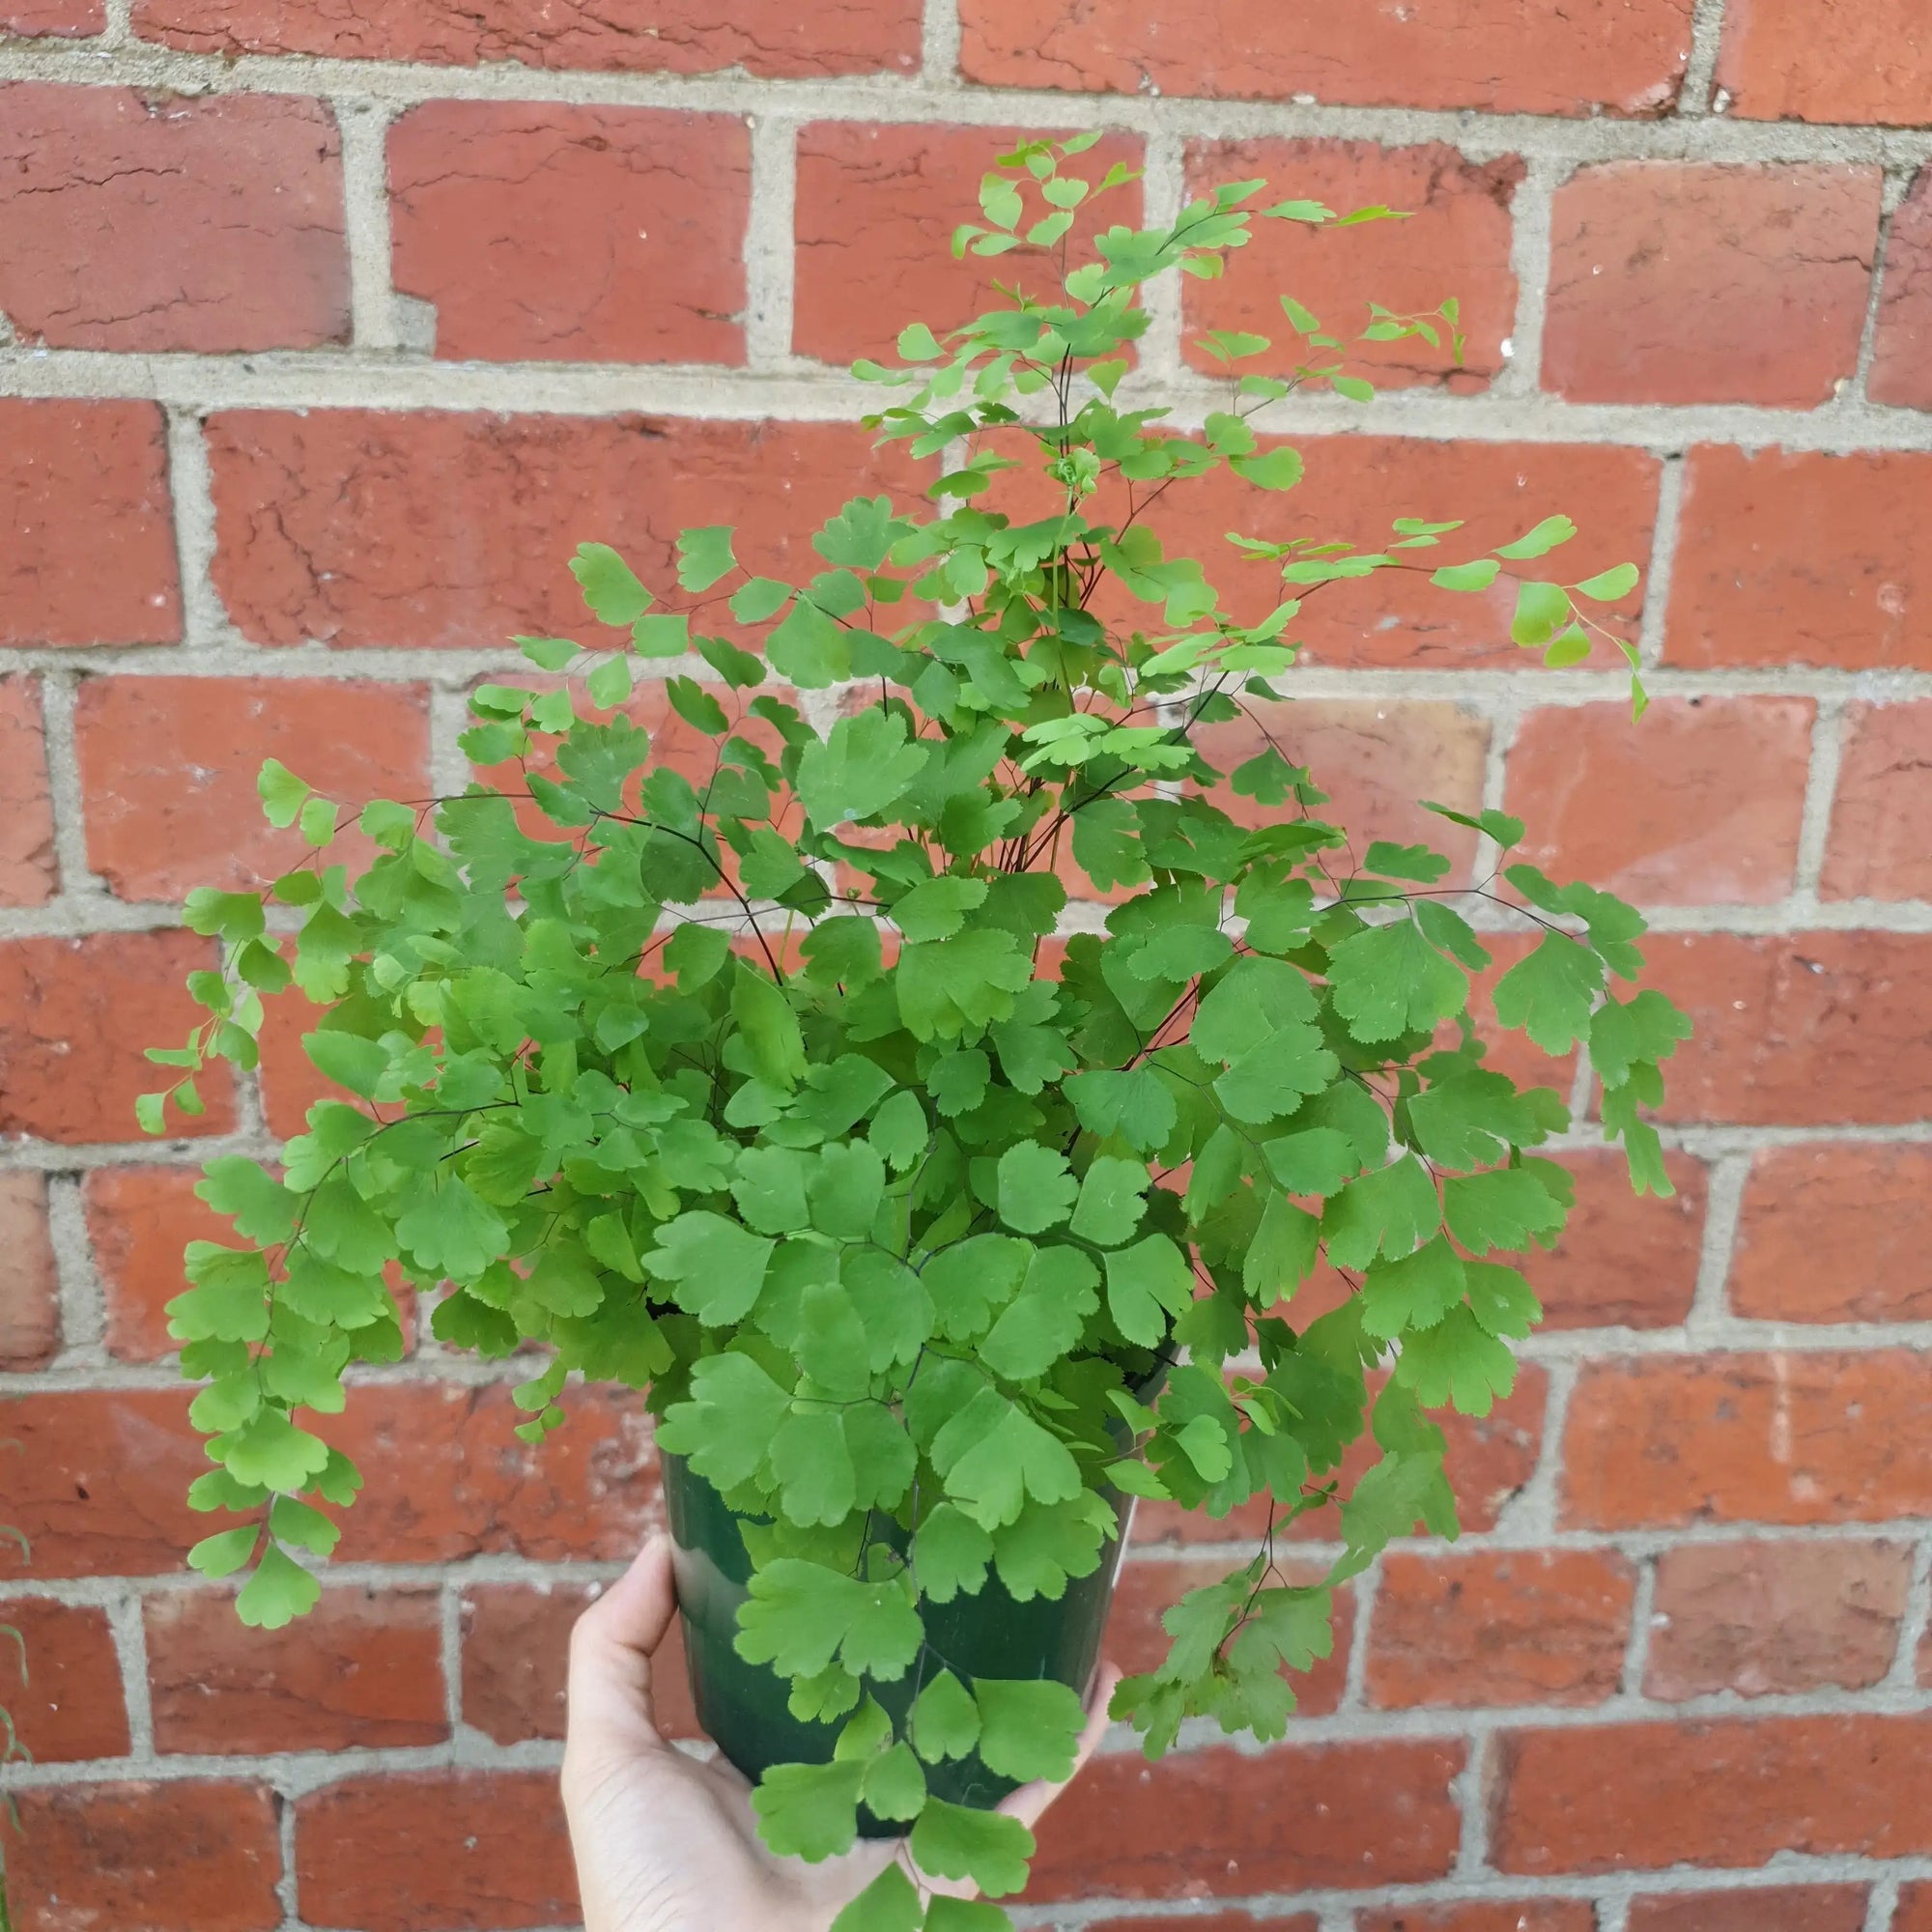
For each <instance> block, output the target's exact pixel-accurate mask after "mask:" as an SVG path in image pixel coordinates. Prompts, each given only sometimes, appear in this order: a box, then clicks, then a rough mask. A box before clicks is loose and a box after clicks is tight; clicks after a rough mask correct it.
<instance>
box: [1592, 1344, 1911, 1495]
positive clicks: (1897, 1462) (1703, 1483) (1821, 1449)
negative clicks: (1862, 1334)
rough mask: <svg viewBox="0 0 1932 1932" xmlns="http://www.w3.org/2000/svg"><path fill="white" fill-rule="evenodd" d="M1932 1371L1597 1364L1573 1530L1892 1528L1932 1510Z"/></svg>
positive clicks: (1658, 1358) (1762, 1362)
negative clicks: (1715, 1525) (1716, 1525)
mask: <svg viewBox="0 0 1932 1932" xmlns="http://www.w3.org/2000/svg"><path fill="white" fill-rule="evenodd" d="M1928 1396H1932V1360H1928V1359H1927V1358H1926V1357H1925V1356H1923V1355H1921V1354H1918V1353H1915V1352H1913V1351H1912V1350H1905V1349H1894V1350H1872V1351H1870V1352H1868V1353H1863V1354H1849V1353H1848V1354H1824V1353H1818V1354H1813V1353H1809V1352H1805V1353H1788V1354H1764V1355H1745V1354H1723V1355H1712V1356H1696V1355H1652V1356H1645V1357H1639V1358H1637V1359H1635V1360H1631V1361H1612V1362H1589V1363H1586V1364H1585V1365H1584V1367H1583V1371H1582V1375H1581V1378H1580V1380H1579V1381H1578V1383H1577V1391H1576V1393H1575V1395H1574V1396H1573V1397H1572V1398H1571V1402H1570V1427H1569V1431H1568V1435H1567V1439H1566V1441H1565V1445H1564V1458H1563V1463H1564V1472H1565V1473H1564V1506H1563V1520H1564V1521H1565V1522H1566V1523H1569V1524H1573V1525H1576V1526H1578V1527H1588V1528H1595V1529H1634V1528H1637V1527H1640V1526H1643V1525H1646V1524H1654V1525H1677V1524H1684V1523H1692V1522H1785V1523H1811V1522H1880V1521H1884V1520H1886V1519H1887V1518H1889V1517H1911V1516H1923V1515H1925V1514H1927V1513H1928V1511H1932V1403H1928Z"/></svg>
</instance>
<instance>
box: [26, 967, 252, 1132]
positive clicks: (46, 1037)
mask: <svg viewBox="0 0 1932 1932" xmlns="http://www.w3.org/2000/svg"><path fill="white" fill-rule="evenodd" d="M213 964H214V948H213V944H212V943H211V942H210V941H208V940H205V939H198V938H196V936H195V935H194V934H193V933H191V932H113V933H97V934H94V935H92V936H90V937H88V938H84V939H15V940H10V941H7V942H5V943H4V944H0V1065H4V1066H5V1067H6V1069H7V1079H6V1085H5V1087H4V1089H0V1133H11V1134H34V1135H38V1136H39V1137H40V1138H42V1139H43V1140H50V1141H64V1142H69V1143H72V1142H88V1141H128V1140H132V1139H134V1138H135V1134H136V1128H135V1125H134V1099H135V1096H136V1095H137V1094H141V1093H143V1092H146V1091H148V1090H149V1089H152V1088H157V1087H160V1086H161V1085H162V1084H163V1082H164V1081H165V1080H168V1079H171V1078H173V1077H175V1076H174V1072H173V1069H171V1068H166V1067H158V1066H154V1065H150V1064H149V1063H148V1062H147V1061H145V1060H144V1059H143V1058H142V1057H141V1055H142V1050H143V1049H144V1048H146V1047H150V1046H179V1045H180V1044H181V1043H182V1041H183V1040H184V1039H185V1038H186V1037H187V1034H188V1031H189V1029H190V1028H191V1027H193V1026H194V1025H195V1024H196V1022H197V1021H198V1020H199V1019H201V1018H202V1017H203V1015H202V1013H201V1010H200V1009H199V1008H197V1007H195V1006H194V1005H193V1004H192V1003H191V1002H190V1001H189V999H188V997H187V993H186V991H185V987H184V985H183V981H184V980H185V978H186V976H187V975H188V974H189V973H191V972H193V971H194V970H196V969H197V968H199V967H203V966H212V965H213ZM199 1087H200V1091H201V1097H202V1099H203V1101H204V1102H205V1103H206V1104H207V1108H208V1111H207V1112H206V1113H205V1114H204V1115H202V1117H201V1118H200V1119H199V1120H184V1119H181V1118H179V1117H177V1116H176V1115H175V1113H174V1110H173V1109H170V1110H169V1126H168V1132H169V1133H170V1134H171V1135H182V1134H212V1133H225V1132H227V1131H228V1129H229V1127H230V1126H231V1125H232V1124H233V1122H234V1113H235V1108H234V1100H233V1087H232V1083H231V1082H230V1080H229V1077H228V1069H227V1065H226V1063H225V1062H217V1063H216V1065H214V1066H213V1067H212V1068H211V1069H210V1070H209V1071H208V1072H207V1073H205V1074H204V1075H203V1076H202V1078H201V1080H200V1082H199Z"/></svg>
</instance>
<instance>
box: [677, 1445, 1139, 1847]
mask: <svg viewBox="0 0 1932 1932" xmlns="http://www.w3.org/2000/svg"><path fill="white" fill-rule="evenodd" d="M664 1479H665V1500H666V1503H667V1504H668V1508H669V1514H670V1533H671V1539H672V1543H673V1545H674V1561H675V1564H676V1569H677V1598H678V1606H679V1609H680V1610H681V1612H682V1613H683V1617H684V1651H685V1658H686V1661H687V1662H688V1663H689V1665H690V1670H691V1690H692V1696H693V1699H694V1700H695V1702H696V1707H697V1720H698V1722H699V1723H700V1724H701V1725H702V1726H703V1727H704V1729H705V1730H706V1731H707V1732H708V1733H709V1734H710V1736H711V1737H712V1739H713V1740H714V1741H715V1742H716V1744H717V1746H718V1748H719V1749H720V1750H722V1751H723V1752H724V1753H725V1756H726V1757H727V1758H729V1759H730V1761H731V1762H732V1763H733V1764H734V1765H736V1766H737V1767H738V1769H739V1770H740V1771H742V1772H743V1773H744V1774H745V1776H747V1777H750V1778H753V1779H756V1778H757V1777H758V1776H761V1775H762V1773H763V1772H764V1771H765V1769H766V1768H767V1767H768V1766H770V1765H774V1764H823V1763H825V1762H827V1761H828V1760H829V1759H830V1758H831V1756H832V1747H833V1744H834V1742H835V1740H836V1739H837V1738H838V1730H839V1726H838V1724H836V1723H833V1724H821V1723H806V1722H802V1721H801V1720H800V1719H797V1718H794V1717H793V1716H792V1715H791V1712H790V1711H789V1710H788V1709H787V1708H786V1699H787V1694H788V1692H787V1687H786V1684H785V1681H784V1680H783V1679H782V1678H781V1677H780V1676H778V1675H777V1673H776V1672H774V1671H773V1670H772V1669H771V1668H770V1667H769V1666H768V1665H766V1664H762V1663H747V1662H745V1660H744V1659H743V1658H742V1657H740V1656H739V1655H738V1652H737V1648H736V1645H735V1643H734V1641H733V1640H734V1638H735V1637H736V1635H737V1618H738V1605H740V1604H742V1603H743V1602H744V1601H745V1597H746V1584H747V1581H748V1579H749V1578H750V1577H751V1574H752V1561H751V1557H750V1555H749V1553H748V1552H747V1550H746V1548H745V1539H744V1537H743V1536H742V1535H741V1534H740V1532H739V1523H740V1520H741V1519H740V1518H738V1517H737V1516H735V1515H733V1514H732V1512H731V1511H730V1510H729V1509H727V1508H726V1507H725V1499H724V1498H723V1497H722V1496H721V1495H720V1494H719V1493H718V1492H717V1491H716V1490H715V1489H713V1488H712V1486H711V1485H710V1484H709V1483H707V1482H706V1481H705V1480H704V1478H703V1477H702V1476H699V1475H697V1474H696V1473H694V1471H693V1470H692V1468H691V1466H690V1464H689V1463H686V1462H685V1461H684V1459H683V1458H682V1457H679V1456H667V1457H666V1458H665V1459H664ZM1128 1509H1129V1505H1128V1503H1127V1501H1126V1499H1125V1498H1124V1497H1119V1498H1116V1500H1115V1515H1116V1518H1117V1520H1118V1521H1119V1523H1120V1535H1119V1537H1118V1539H1117V1540H1116V1541H1115V1542H1114V1543H1113V1544H1112V1545H1111V1546H1110V1547H1109V1548H1107V1549H1105V1550H1104V1551H1103V1552H1102V1555H1101V1559H1100V1566H1099V1568H1098V1569H1096V1570H1095V1571H1094V1574H1093V1575H1092V1576H1091V1577H1075V1578H1073V1579H1072V1580H1071V1581H1070V1582H1069V1583H1068V1584H1067V1586H1066V1591H1065V1595H1064V1596H1062V1597H1061V1599H1060V1601H1059V1602H1058V1603H1049V1602H1048V1601H1047V1600H1046V1599H1045V1598H1043V1597H1036V1598H1035V1599H1033V1601H1032V1602H1030V1603H1024V1604H1022V1603H1019V1602H1017V1601H1016V1600H1015V1599H1014V1598H1013V1597H1011V1596H1009V1594H1008V1592H1007V1591H1006V1590H1005V1589H1003V1588H1002V1587H1001V1585H1000V1581H999V1577H997V1575H994V1574H989V1575H988V1576H987V1578H986V1586H985V1588H984V1589H983V1590H982V1591H981V1592H980V1595H979V1596H977V1597H965V1596H961V1597H955V1598H954V1599H953V1600H952V1603H950V1604H923V1605H921V1606H920V1614H921V1616H922V1617H923V1619H924V1622H925V1630H926V1636H927V1638H928V1640H929V1641H930V1642H931V1644H932V1646H933V1648H934V1649H935V1650H937V1651H938V1652H939V1653H940V1655H941V1656H943V1657H944V1658H945V1659H946V1660H947V1662H949V1663H951V1664H952V1666H953V1667H954V1668H955V1669H956V1670H957V1671H958V1672H959V1674H960V1675H961V1676H962V1677H964V1678H967V1679H971V1678H974V1677H1009V1678H1013V1677H1030V1678H1043V1677H1051V1678H1056V1679H1058V1680H1059V1682H1061V1683H1062V1684H1065V1685H1068V1686H1070V1687H1071V1688H1072V1690H1074V1691H1075V1692H1076V1693H1077V1694H1079V1695H1080V1696H1081V1697H1083V1698H1084V1697H1085V1696H1086V1694H1087V1691H1088V1689H1089V1687H1090V1685H1091V1684H1092V1683H1093V1679H1094V1665H1095V1664H1096V1663H1097V1662H1099V1658H1100V1636H1101V1633H1102V1632H1103V1631H1104V1630H1105V1628H1106V1624H1107V1612H1108V1610H1109V1608H1110V1607H1111V1606H1112V1605H1113V1601H1114V1579H1115V1577H1117V1575H1118V1574H1119V1571H1120V1558H1121V1551H1122V1548H1124V1546H1125V1541H1126V1527H1127V1517H1128ZM868 1688H869V1689H870V1690H871V1691H872V1693H873V1695H875V1696H876V1697H877V1698H878V1700H879V1702H880V1703H881V1704H882V1705H884V1706H885V1708H886V1709H887V1710H888V1711H889V1712H890V1713H891V1715H892V1716H893V1718H894V1719H895V1721H896V1720H897V1719H900V1718H902V1717H903V1715H904V1711H905V1707H906V1706H907V1704H909V1703H910V1701H911V1697H912V1694H913V1684H912V1681H911V1680H910V1678H908V1679H907V1680H905V1681H904V1682H902V1683H900V1684H897V1685H892V1684H878V1685H871V1686H869V1687H868ZM925 1776H926V1782H927V1785H928V1786H929V1788H930V1789H931V1790H932V1792H933V1793H934V1795H935V1796H937V1797H940V1798H946V1799H950V1800H951V1801H952V1803H953V1804H971V1805H975V1806H978V1807H979V1808H980V1809H981V1810H989V1809H991V1808H992V1806H994V1805H995V1804H998V1803H999V1802H1000V1800H1001V1799H1002V1798H1004V1797H1005V1796H1006V1795H1007V1793H1008V1792H1009V1791H1011V1790H1012V1789H1013V1781H1012V1779H1010V1778H1007V1777H1001V1776H999V1775H998V1774H997V1773H994V1772H991V1771H988V1770H987V1769H986V1767H985V1766H984V1765H983V1764H981V1763H980V1757H979V1753H978V1752H977V1751H976V1752H975V1753H974V1754H973V1755H972V1756H970V1757H968V1758H965V1759H963V1760H957V1761H954V1762H952V1763H949V1764H936V1765H928V1766H927V1767H926V1773H925ZM861 1829H862V1830H863V1831H864V1832H865V1833H866V1835H867V1836H870V1837H885V1836H895V1835H896V1834H897V1833H898V1832H900V1831H902V1830H903V1829H904V1828H903V1827H902V1826H893V1825H880V1824H878V1823H877V1822H876V1821H873V1820H869V1819H867V1818H865V1817H864V1816H863V1815H862V1820H861Z"/></svg>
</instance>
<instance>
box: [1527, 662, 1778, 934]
mask: <svg viewBox="0 0 1932 1932" xmlns="http://www.w3.org/2000/svg"><path fill="white" fill-rule="evenodd" d="M1815 710H1816V707H1815V706H1814V705H1813V704H1812V702H1811V700H1810V699H1809V698H1804V697H1736V698H1720V697H1666V698H1661V699H1659V700H1658V701H1657V702H1656V703H1654V704H1652V705H1651V707H1650V709H1649V710H1648V711H1646V712H1645V713H1644V715H1643V717H1642V719H1641V720H1640V721H1639V722H1638V723H1636V724H1632V722H1631V712H1630V706H1629V704H1627V703H1626V702H1624V701H1623V700H1622V699H1621V698H1620V699H1618V700H1616V701H1615V702H1614V703H1607V704H1577V705H1548V706H1546V707H1544V708H1543V709H1540V710H1536V711H1532V712H1531V713H1530V714H1529V716H1528V717H1527V718H1525V719H1524V720H1523V721H1522V724H1521V725H1520V727H1519V728H1518V731H1517V736H1516V742H1515V743H1514V744H1513V745H1512V746H1511V747H1510V752H1509V799H1508V803H1509V809H1510V810H1511V811H1513V812H1515V813H1516V815H1517V816H1518V817H1519V818H1521V819H1523V820H1524V821H1525V822H1526V823H1527V824H1528V827H1529V837H1528V840H1527V842H1526V843H1525V844H1524V845H1523V846H1522V847H1521V848H1520V849H1521V856H1522V857H1523V858H1525V859H1527V860H1529V861H1530V862H1531V863H1532V864H1534V865H1538V866H1541V867H1543V868H1544V869H1545V870H1546V871H1548V872H1549V873H1551V874H1552V875H1553V876H1555V877H1557V878H1561V879H1576V878H1581V879H1588V880H1589V882H1590V883H1591V884H1592V885H1593V886H1597V887H1600V888H1602V889H1603V890H1604V891H1605V892H1612V893H1617V894H1619V895H1622V896H1623V897H1626V898H1630V899H1634V900H1635V901H1637V902H1638V903H1639V904H1650V905H1704V904H1708V903H1711V902H1712V901H1717V902H1719V903H1724V904H1733V905H1769V904H1771V903H1773V902H1774V901H1776V900H1777V899H1780V898H1782V897H1783V896H1784V895H1786V894H1787V893H1788V892H1789V891H1790V890H1791V885H1792V880H1793V877H1794V874H1795V871H1796V868H1797V864H1798V821H1799V818H1800V816H1801V815H1802V813H1803V811H1804V779H1805V773H1806V771H1807V769H1808V768H1809V765H1810V761H1811V721H1812V717H1813V714H1814V712H1815Z"/></svg>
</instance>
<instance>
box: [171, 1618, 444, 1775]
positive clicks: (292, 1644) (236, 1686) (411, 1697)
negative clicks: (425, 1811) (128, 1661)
mask: <svg viewBox="0 0 1932 1932" xmlns="http://www.w3.org/2000/svg"><path fill="white" fill-rule="evenodd" d="M145 1616H146V1621H147V1640H148V1684H149V1696H150V1699H151V1702H152V1705H153V1710H154V1719H155V1748H156V1750H160V1751H191V1752H197V1753H207V1754H210V1755H214V1756H224V1755H232V1754H236V1753H246V1754H253V1753H257V1752H260V1753H262V1754H264V1755H272V1754H273V1753H275V1752H277V1751H298V1750H315V1751H328V1750H349V1749H352V1748H355V1747H364V1746H365V1747H371V1748H380V1747H385V1746H387V1747H397V1746H404V1745H433V1744H437V1743H440V1741H441V1740H442V1739H443V1738H445V1737H447V1736H448V1734H449V1719H448V1717H447V1714H446V1713H445V1711H444V1708H443V1694H442V1657H441V1643H442V1630H441V1609H440V1601H439V1598H438V1595H437V1592H436V1591H435V1590H433V1589H430V1588H427V1587H422V1586H418V1587H415V1588H410V1587H402V1588H397V1589H390V1590H375V1589H366V1588H365V1589H357V1588H355V1587H354V1586H350V1587H346V1588H329V1589H326V1590H324V1591H323V1593H322V1601H321V1602H320V1603H319V1604H318V1605H316V1607H315V1608H314V1609H313V1610H312V1611H310V1612H309V1614H308V1615H306V1616H304V1617H303V1618H301V1619H300V1620H299V1621H298V1622H297V1623H295V1624H292V1625H290V1626H289V1627H288V1628H287V1629H285V1630H280V1631H267V1630H250V1629H247V1628H245V1627H244V1626H243V1625H242V1624H241V1621H240V1619H239V1618H238V1617H237V1616H236V1614H235V1605H234V1602H233V1600H232V1599H231V1598H230V1597H229V1596H228V1595H227V1594H226V1593H225V1592H209V1591H201V1590H195V1591H178V1592H175V1593H173V1594H171V1595H168V1596H160V1597H150V1598H149V1599H148V1602H147V1605H146V1609H145Z"/></svg>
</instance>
